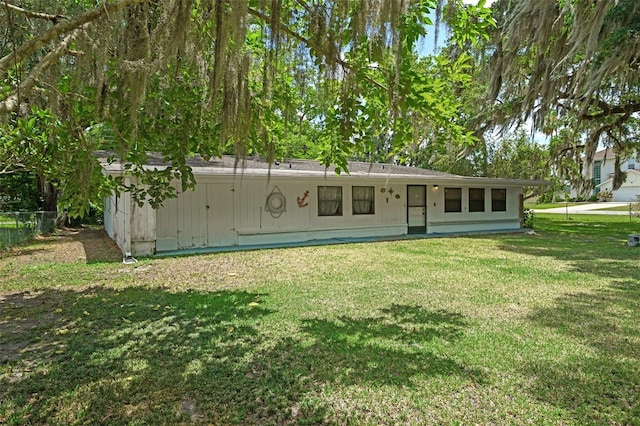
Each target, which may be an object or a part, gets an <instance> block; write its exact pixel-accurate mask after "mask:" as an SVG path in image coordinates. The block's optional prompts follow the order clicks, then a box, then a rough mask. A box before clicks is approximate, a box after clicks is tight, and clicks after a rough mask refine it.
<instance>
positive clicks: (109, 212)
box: [104, 193, 130, 253]
mask: <svg viewBox="0 0 640 426" xmlns="http://www.w3.org/2000/svg"><path fill="white" fill-rule="evenodd" d="M125 199H127V200H128V199H129V194H126V193H124V194H122V195H121V196H118V195H116V194H113V195H111V196H109V197H106V198H105V205H104V227H105V231H106V232H107V234H108V235H109V236H110V237H111V238H112V239H113V240H114V241H115V242H116V244H117V245H118V247H120V250H122V252H123V253H126V252H127V251H129V250H130V247H129V246H128V245H127V238H126V228H127V227H126V226H125V225H126V224H125V217H126V215H125V210H124V208H123V207H124V204H123V203H124V200H125Z"/></svg>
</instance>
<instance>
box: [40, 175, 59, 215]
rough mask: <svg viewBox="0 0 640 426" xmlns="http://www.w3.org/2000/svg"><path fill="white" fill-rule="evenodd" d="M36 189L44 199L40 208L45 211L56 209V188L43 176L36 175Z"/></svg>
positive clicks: (54, 210)
mask: <svg viewBox="0 0 640 426" xmlns="http://www.w3.org/2000/svg"><path fill="white" fill-rule="evenodd" d="M37 181H38V190H39V191H40V195H41V196H42V199H43V200H44V203H43V204H42V210H44V211H46V212H57V211H58V190H57V189H56V188H55V187H54V186H53V184H52V183H51V182H49V180H48V179H47V178H46V177H44V176H40V175H38V176H37Z"/></svg>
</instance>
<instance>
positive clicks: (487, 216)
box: [427, 183, 522, 234]
mask: <svg viewBox="0 0 640 426" xmlns="http://www.w3.org/2000/svg"><path fill="white" fill-rule="evenodd" d="M449 187H451V188H462V212H460V213H451V212H445V211H444V190H445V188H449ZM469 188H470V186H460V185H455V184H447V183H445V184H440V185H438V189H437V190H436V189H434V188H433V186H432V185H429V188H428V195H427V204H428V209H427V233H429V234H432V233H451V232H470V231H474V232H482V231H496V230H516V229H519V228H520V227H521V223H520V214H521V206H520V195H521V194H522V187H519V186H518V187H510V186H501V185H495V186H471V188H484V195H485V197H484V212H469ZM491 189H506V190H507V206H506V211H504V212H494V211H491Z"/></svg>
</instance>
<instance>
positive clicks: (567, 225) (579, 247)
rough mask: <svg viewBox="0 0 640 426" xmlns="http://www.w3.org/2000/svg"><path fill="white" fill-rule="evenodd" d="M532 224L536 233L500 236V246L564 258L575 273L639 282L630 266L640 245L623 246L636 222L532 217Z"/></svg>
mask: <svg viewBox="0 0 640 426" xmlns="http://www.w3.org/2000/svg"><path fill="white" fill-rule="evenodd" d="M536 224H537V226H536V232H537V233H538V235H535V236H527V235H520V236H503V237H500V241H501V246H500V248H501V249H502V250H505V251H511V252H515V253H520V254H526V255H530V256H541V257H549V258H553V259H557V260H561V261H567V262H570V264H571V265H572V266H573V270H574V271H575V272H579V273H589V274H594V275H598V276H602V277H605V278H611V279H630V280H635V281H638V282H640V268H638V267H633V265H637V263H636V262H637V260H638V259H639V258H640V247H629V246H627V245H626V241H627V235H628V234H630V233H633V232H636V231H638V229H640V226H639V225H638V223H637V222H634V223H629V222H628V221H625V220H624V218H616V217H614V219H612V218H607V219H606V220H604V219H602V218H601V217H597V216H591V217H584V216H582V217H580V218H578V219H576V220H574V221H565V220H559V219H558V218H554V219H548V218H539V219H538V218H536ZM631 262H633V263H631Z"/></svg>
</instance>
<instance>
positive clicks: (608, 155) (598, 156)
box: [593, 148, 616, 160]
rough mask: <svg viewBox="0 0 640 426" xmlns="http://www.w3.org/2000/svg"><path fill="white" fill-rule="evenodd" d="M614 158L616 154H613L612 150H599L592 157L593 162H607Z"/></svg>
mask: <svg viewBox="0 0 640 426" xmlns="http://www.w3.org/2000/svg"><path fill="white" fill-rule="evenodd" d="M614 158H616V154H615V153H614V152H613V148H607V149H601V150H600V151H597V152H596V153H595V154H594V155H593V159H594V160H605V159H607V160H609V159H614Z"/></svg>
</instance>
